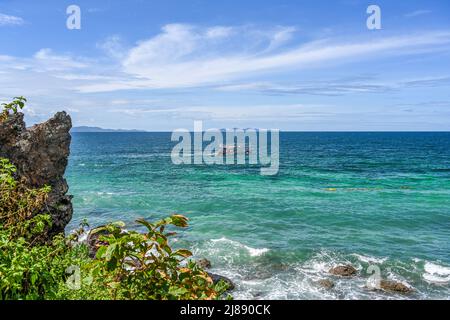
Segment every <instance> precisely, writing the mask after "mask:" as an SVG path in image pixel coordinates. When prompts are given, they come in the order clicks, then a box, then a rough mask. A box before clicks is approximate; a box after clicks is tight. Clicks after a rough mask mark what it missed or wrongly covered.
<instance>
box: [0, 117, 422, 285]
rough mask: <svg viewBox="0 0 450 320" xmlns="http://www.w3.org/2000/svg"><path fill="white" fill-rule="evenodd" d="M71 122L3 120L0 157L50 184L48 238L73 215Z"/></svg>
mask: <svg viewBox="0 0 450 320" xmlns="http://www.w3.org/2000/svg"><path fill="white" fill-rule="evenodd" d="M71 127H72V122H71V118H70V116H69V115H68V114H67V113H65V112H58V113H56V114H55V115H54V116H53V117H52V118H51V119H49V120H48V121H46V122H43V123H41V124H37V125H34V126H32V127H30V128H26V125H25V122H24V115H23V114H22V113H17V114H14V115H11V116H10V117H9V118H8V119H7V120H6V121H4V122H0V157H3V158H8V159H9V160H10V161H11V163H12V164H14V165H15V166H16V167H17V177H18V178H20V179H23V181H25V183H26V185H27V186H29V187H30V188H36V187H41V186H44V185H49V186H50V187H51V193H50V194H49V199H48V204H47V205H48V207H47V208H45V209H46V211H48V212H50V214H51V216H52V222H53V223H52V228H51V229H50V231H49V233H48V237H49V239H51V238H52V237H53V236H54V235H56V234H59V233H64V229H65V227H66V226H67V224H68V223H69V222H70V220H71V218H72V214H73V207H72V202H71V200H72V196H71V195H69V194H68V191H69V186H68V184H67V181H66V180H65V178H64V173H65V170H66V167H67V163H68V157H69V154H70V142H71V136H70V129H71ZM99 242H100V240H99V235H98V234H89V235H88V237H87V241H86V243H87V245H88V247H89V255H90V257H91V258H95V253H96V249H97V247H98V246H99V244H100V243H99ZM197 264H198V265H199V266H200V267H201V268H203V269H205V270H206V271H207V270H208V269H210V268H211V267H212V265H211V262H210V261H209V260H207V259H204V258H203V259H199V260H198V261H197ZM207 273H208V274H209V275H210V277H211V278H212V279H213V281H214V282H215V283H217V282H219V281H220V280H222V281H224V282H225V283H227V284H228V285H229V289H228V290H229V291H231V290H233V289H234V288H235V284H234V283H233V281H232V280H231V279H229V278H227V277H224V276H221V275H218V274H214V273H211V272H208V271H207ZM328 273H329V275H330V277H329V278H324V279H321V280H319V281H317V286H318V287H320V288H322V289H324V290H333V288H334V287H335V281H334V280H335V279H336V278H343V279H350V278H353V277H358V276H359V272H358V270H356V269H355V268H354V267H353V266H351V265H338V266H335V267H333V268H331V269H330V270H329V271H328ZM368 289H371V290H382V291H385V292H389V293H399V294H409V293H411V292H413V291H414V290H413V289H412V288H411V287H409V286H406V285H405V284H403V283H400V282H396V281H392V280H385V279H379V281H378V283H377V284H376V285H375V286H374V287H373V288H368Z"/></svg>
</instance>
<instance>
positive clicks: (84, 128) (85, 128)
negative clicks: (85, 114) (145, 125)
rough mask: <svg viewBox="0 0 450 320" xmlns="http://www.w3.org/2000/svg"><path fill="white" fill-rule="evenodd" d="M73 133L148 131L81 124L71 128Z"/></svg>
mask: <svg viewBox="0 0 450 320" xmlns="http://www.w3.org/2000/svg"><path fill="white" fill-rule="evenodd" d="M70 132H71V133H73V132H147V131H145V130H136V129H133V130H126V129H104V128H100V127H88V126H79V127H73V128H72V129H71V130H70Z"/></svg>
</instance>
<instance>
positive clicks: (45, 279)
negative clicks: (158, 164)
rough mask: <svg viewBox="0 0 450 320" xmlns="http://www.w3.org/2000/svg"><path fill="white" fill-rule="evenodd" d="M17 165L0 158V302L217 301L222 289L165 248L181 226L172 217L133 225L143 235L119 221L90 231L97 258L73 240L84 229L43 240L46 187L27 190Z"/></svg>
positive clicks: (181, 254)
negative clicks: (95, 239)
mask: <svg viewBox="0 0 450 320" xmlns="http://www.w3.org/2000/svg"><path fill="white" fill-rule="evenodd" d="M15 176H16V168H15V167H14V166H13V165H12V164H11V163H10V162H9V161H8V160H7V159H0V299H219V298H220V297H221V296H222V294H223V293H224V291H225V290H226V289H227V288H226V285H225V284H224V283H223V282H220V283H218V284H213V282H212V280H211V278H210V277H209V276H208V274H207V273H206V272H205V271H203V270H202V269H200V268H199V267H198V266H197V265H196V264H195V262H193V261H188V260H187V258H189V257H190V256H191V255H192V254H191V252H189V251H188V250H184V249H179V250H175V249H172V248H171V247H170V245H169V238H170V237H171V236H173V235H174V234H175V233H174V232H168V231H166V229H169V228H173V227H179V228H184V227H186V226H187V218H185V217H184V216H181V215H173V216H171V217H169V218H166V219H163V220H161V221H158V222H155V223H150V222H147V221H145V220H138V221H137V222H138V223H140V224H141V225H143V226H144V227H145V228H146V232H145V233H138V232H135V231H126V230H125V229H124V224H123V223H121V222H118V223H111V224H108V225H107V226H104V227H101V228H98V229H96V230H95V232H96V233H98V235H99V242H98V243H99V247H98V250H97V254H96V259H91V258H89V248H88V247H87V245H86V244H82V243H80V242H79V241H78V237H79V235H80V234H82V233H83V232H84V227H85V225H84V224H83V225H81V226H80V229H79V230H78V231H77V232H75V233H74V234H72V235H71V236H69V237H64V236H62V235H58V236H56V237H54V238H53V239H47V236H46V235H47V232H46V231H47V230H48V228H50V227H51V217H50V215H49V214H48V212H46V210H45V208H46V206H45V203H46V200H47V196H48V193H49V192H50V188H49V187H48V186H44V187H43V188H40V189H30V188H28V187H26V186H25V184H24V182H23V181H21V180H18V179H17V178H16V177H15Z"/></svg>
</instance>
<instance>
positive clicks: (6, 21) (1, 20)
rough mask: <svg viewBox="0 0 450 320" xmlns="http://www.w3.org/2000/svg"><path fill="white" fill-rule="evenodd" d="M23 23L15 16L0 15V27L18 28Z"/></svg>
mask: <svg viewBox="0 0 450 320" xmlns="http://www.w3.org/2000/svg"><path fill="white" fill-rule="evenodd" d="M24 23H25V21H24V20H23V19H22V18H20V17H16V16H10V15H7V14H4V13H0V27H1V26H20V25H22V24H24Z"/></svg>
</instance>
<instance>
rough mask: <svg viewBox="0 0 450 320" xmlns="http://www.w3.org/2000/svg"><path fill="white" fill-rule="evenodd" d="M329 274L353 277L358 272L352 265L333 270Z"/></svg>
mask: <svg viewBox="0 0 450 320" xmlns="http://www.w3.org/2000/svg"><path fill="white" fill-rule="evenodd" d="M329 273H331V274H333V275H335V276H340V277H352V276H355V275H356V274H357V273H358V271H357V270H356V269H355V268H353V266H351V265H345V266H337V267H334V268H331V269H330V271H329Z"/></svg>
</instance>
